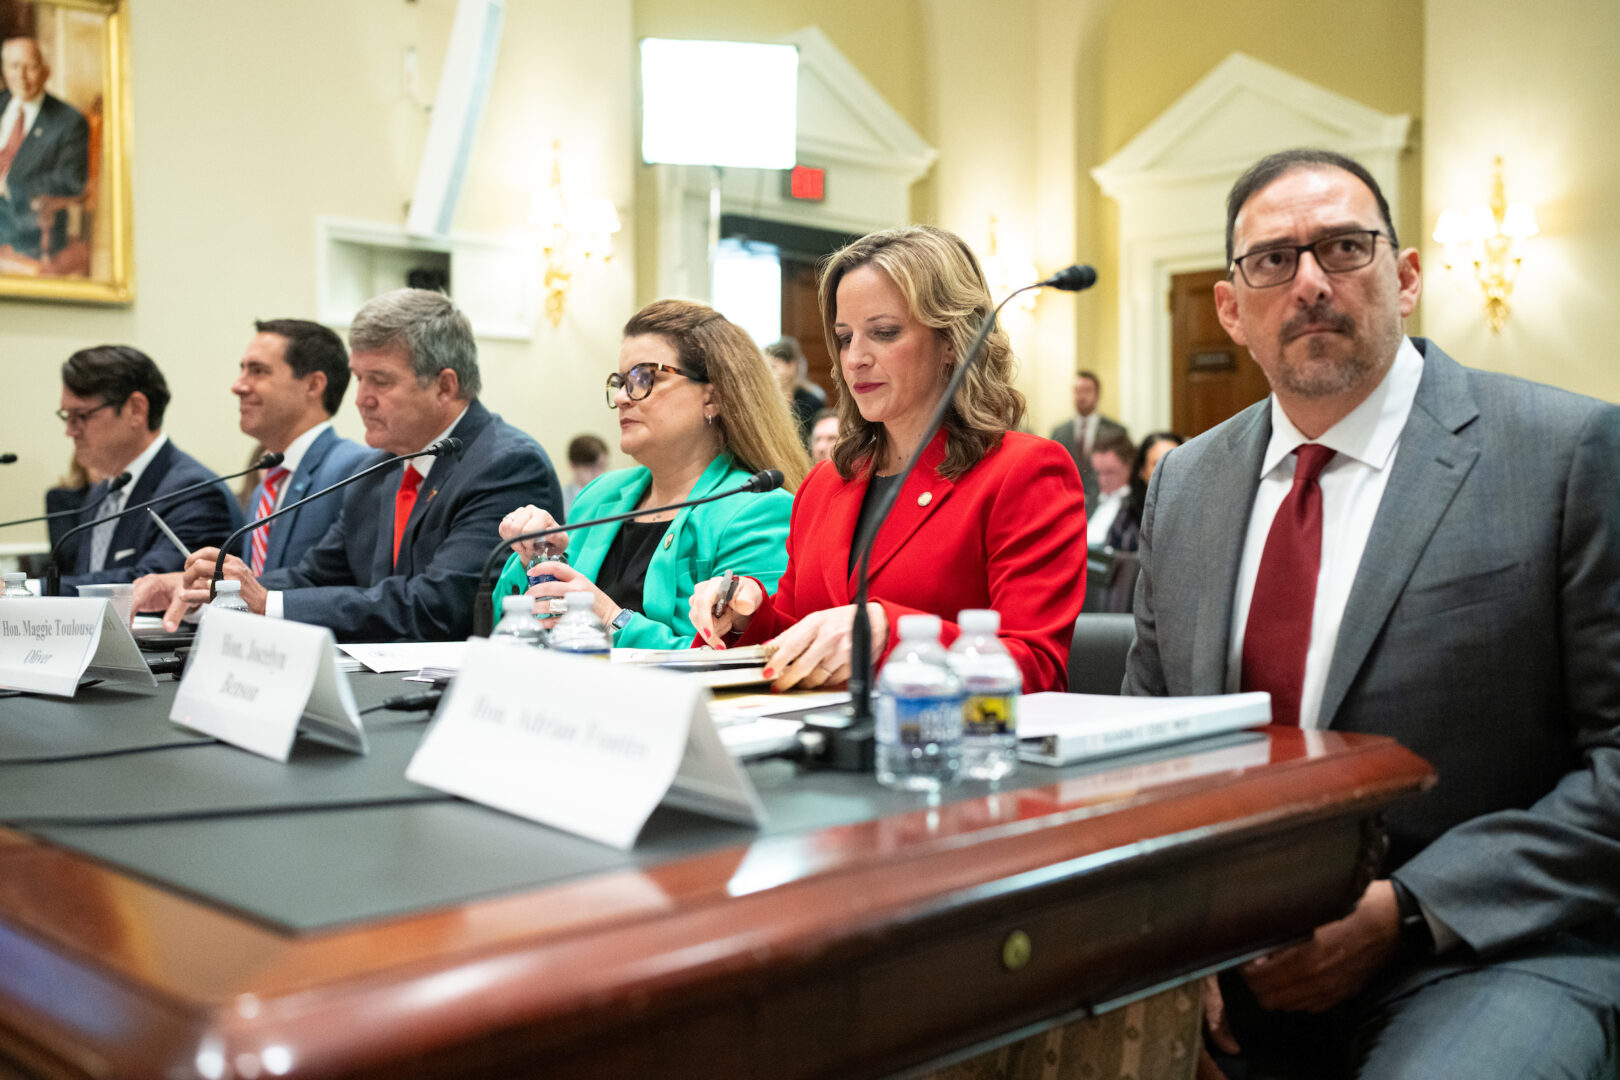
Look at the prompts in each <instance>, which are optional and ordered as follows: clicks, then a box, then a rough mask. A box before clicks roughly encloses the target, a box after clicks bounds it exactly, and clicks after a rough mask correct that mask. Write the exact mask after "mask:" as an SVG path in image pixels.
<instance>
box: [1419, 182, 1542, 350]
mask: <svg viewBox="0 0 1620 1080" xmlns="http://www.w3.org/2000/svg"><path fill="white" fill-rule="evenodd" d="M1540 231H1541V230H1540V229H1538V228H1537V227H1536V212H1535V209H1534V208H1533V207H1532V206H1531V205H1530V204H1529V203H1522V202H1520V203H1512V204H1509V203H1508V201H1507V199H1506V197H1505V196H1504V195H1503V194H1502V159H1501V158H1500V157H1498V158H1497V159H1496V165H1495V171H1494V175H1493V177H1492V179H1491V202H1490V205H1489V206H1486V205H1483V204H1481V205H1478V206H1475V207H1473V208H1471V209H1470V210H1468V211H1467V212H1466V213H1465V212H1464V211H1462V210H1457V209H1449V210H1446V211H1444V212H1443V213H1441V215H1440V220H1439V221H1438V222H1437V223H1436V224H1435V228H1434V239H1435V242H1436V243H1439V244H1443V245H1444V246H1445V252H1446V256H1445V258H1446V269H1447V270H1450V269H1451V266H1452V264H1453V263H1454V262H1456V261H1457V260H1458V259H1459V258H1462V259H1467V260H1468V261H1470V262H1472V263H1473V264H1474V277H1475V279H1476V280H1478V281H1479V285H1480V288H1482V289H1484V290H1485V321H1486V322H1488V323H1489V324H1490V327H1491V333H1493V334H1495V333H1500V332H1501V330H1502V327H1503V325H1504V324H1506V322H1507V320H1508V314H1509V312H1510V310H1511V309H1510V308H1509V306H1508V298H1509V297H1510V296H1512V295H1513V283H1514V282H1515V281H1516V280H1518V277H1519V264H1520V262H1521V260H1522V259H1523V258H1524V247H1525V241H1527V240H1528V239H1529V238H1530V237H1532V236H1534V235H1536V233H1538V232H1540Z"/></svg>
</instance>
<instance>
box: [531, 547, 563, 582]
mask: <svg viewBox="0 0 1620 1080" xmlns="http://www.w3.org/2000/svg"><path fill="white" fill-rule="evenodd" d="M548 562H560V563H562V564H563V565H564V566H567V565H568V552H566V551H559V552H557V553H556V554H555V555H552V554H550V553H549V552H548V551H545V550H541V551H537V552H535V553H534V558H532V559H530V560H529V565H528V567H527V570H528V575H529V587H530V588H533V587H534V586H536V585H540V584H543V583H544V582H547V581H556V580H557V575H556V574H540V573H536V572H535V571H536V569H537V568H538V567H539V566H540V564H541V563H548Z"/></svg>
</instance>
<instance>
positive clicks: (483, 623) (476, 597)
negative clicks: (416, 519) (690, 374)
mask: <svg viewBox="0 0 1620 1080" xmlns="http://www.w3.org/2000/svg"><path fill="white" fill-rule="evenodd" d="M782 481H783V477H782V470H781V469H761V470H760V471H759V472H757V473H755V474H754V475H753V476H750V477H749V478H748V479H747V480H745V481H744V482H742V483H741V484H738V485H737V486H736V487H734V488H732V489H731V490H730V491H721V492H717V493H716V494H714V495H705V496H703V498H701V499H687V500H686V501H685V502H677V503H670V504H669V505H668V506H649V507H648V508H647V509H645V510H631V511H629V512H628V513H623V514H614V515H612V516H611V517H604V518H596V519H595V520H594V521H575V522H571V523H570V524H567V525H554V526H552V527H551V528H549V529H536V530H534V531H533V532H526V533H519V534H518V535H516V536H514V537H512V538H511V539H510V540H502V541H501V542H500V543H498V544H496V545H495V546H494V547H493V548H491V549H490V551H489V557H488V558H486V559H485V560H484V572H483V573H482V574H481V575H479V578H478V592H476V593H475V594H473V636H475V637H488V636H489V632H490V631H491V630H493V629H494V628H495V598H494V597H493V596H491V595H490V588H491V586H492V585H493V581H494V577H495V561H496V560H497V559H499V558H500V557H501V556H502V555H504V554H505V553H506V550H507V548H510V547H511V546H512V545H513V544H520V543H522V542H523V541H525V540H539V539H540V538H542V537H546V536H551V535H552V534H553V533H565V532H573V531H574V530H575V529H586V528H589V527H590V526H592V525H611V524H613V523H614V522H615V521H628V520H629V519H630V518H633V517H641V516H642V515H643V514H661V513H663V512H664V511H666V510H683V509H685V508H686V507H688V506H701V505H703V504H704V503H711V502H717V501H719V500H720V499H729V498H731V497H732V496H733V495H747V494H750V493H752V494H759V493H762V492H766V491H775V490H776V489H777V488H779V487H781V486H782Z"/></svg>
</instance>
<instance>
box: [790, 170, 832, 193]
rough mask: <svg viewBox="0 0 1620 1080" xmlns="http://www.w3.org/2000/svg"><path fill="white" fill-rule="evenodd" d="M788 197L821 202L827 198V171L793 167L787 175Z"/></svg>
mask: <svg viewBox="0 0 1620 1080" xmlns="http://www.w3.org/2000/svg"><path fill="white" fill-rule="evenodd" d="M788 197H789V198H792V199H806V200H809V201H811V202H821V201H822V200H823V199H825V198H826V197H827V170H826V169H817V168H813V167H812V166H809V165H795V166H793V168H792V170H791V171H789V173H788Z"/></svg>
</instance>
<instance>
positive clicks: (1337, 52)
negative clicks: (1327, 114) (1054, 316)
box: [1080, 0, 1425, 410]
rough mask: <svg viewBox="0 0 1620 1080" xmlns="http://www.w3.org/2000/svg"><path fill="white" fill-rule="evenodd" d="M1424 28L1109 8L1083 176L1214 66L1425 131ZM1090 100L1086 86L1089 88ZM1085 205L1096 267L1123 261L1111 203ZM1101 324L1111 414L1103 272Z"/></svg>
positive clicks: (1234, 9)
mask: <svg viewBox="0 0 1620 1080" xmlns="http://www.w3.org/2000/svg"><path fill="white" fill-rule="evenodd" d="M1423 40H1424V23H1423V11H1422V7H1421V5H1420V4H1417V3H1414V2H1413V0H1367V2H1364V3H1357V4H1341V5H1334V6H1331V7H1329V6H1326V5H1321V4H1301V3H1289V2H1286V0H1232V2H1230V3H1226V4H1222V5H1220V6H1219V7H1212V6H1210V5H1209V4H1207V3H1200V2H1198V0H1130V2H1126V3H1118V4H1115V5H1113V7H1112V14H1111V17H1110V18H1109V19H1108V22H1107V25H1106V28H1105V30H1104V40H1103V42H1102V45H1101V66H1102V70H1101V74H1100V78H1099V82H1100V86H1099V87H1098V88H1097V95H1098V96H1097V102H1098V104H1097V111H1098V114H1099V118H1098V120H1097V121H1096V123H1095V126H1094V130H1095V132H1096V142H1095V143H1094V144H1093V145H1092V146H1090V147H1081V148H1080V149H1081V153H1082V157H1083V158H1084V157H1085V155H1086V151H1087V150H1089V151H1090V155H1091V156H1090V159H1089V160H1088V161H1087V167H1089V166H1090V165H1095V164H1099V163H1101V162H1103V161H1106V160H1107V159H1108V158H1109V157H1110V156H1111V155H1112V154H1113V153H1114V152H1115V151H1117V150H1119V149H1120V148H1121V147H1122V146H1124V145H1125V144H1126V143H1127V142H1129V141H1130V140H1131V139H1132V138H1133V137H1134V136H1135V135H1136V134H1137V133H1138V132H1140V131H1141V130H1142V129H1143V128H1144V127H1146V126H1147V125H1148V124H1150V123H1152V122H1153V120H1154V119H1155V118H1156V117H1158V115H1159V114H1160V113H1161V112H1163V111H1164V110H1165V109H1166V108H1168V107H1169V106H1170V105H1171V104H1172V103H1173V102H1174V101H1175V100H1176V99H1177V98H1178V97H1180V96H1181V95H1182V94H1183V93H1185V92H1186V91H1187V90H1188V88H1190V87H1191V86H1192V85H1193V84H1194V83H1196V82H1197V81H1198V80H1199V79H1201V78H1203V77H1204V76H1205V75H1207V74H1208V73H1209V71H1210V69H1211V68H1213V67H1215V65H1216V64H1218V63H1220V62H1221V61H1222V60H1224V59H1225V58H1226V56H1227V55H1228V54H1229V53H1232V52H1234V51H1239V52H1244V53H1247V54H1249V55H1250V56H1252V57H1254V58H1255V59H1256V60H1261V61H1264V62H1265V63H1268V64H1271V65H1273V66H1275V67H1278V68H1281V69H1282V70H1284V71H1287V72H1290V73H1291V74H1294V75H1298V76H1300V77H1301V78H1304V79H1309V80H1310V81H1312V82H1314V83H1317V84H1318V85H1320V86H1322V87H1325V88H1326V89H1328V90H1332V91H1334V92H1336V93H1339V94H1343V95H1345V96H1346V97H1349V98H1352V99H1354V100H1356V101H1359V102H1360V103H1362V104H1364V105H1367V106H1369V107H1371V108H1374V109H1378V110H1380V111H1382V112H1386V113H1394V114H1399V113H1407V114H1410V115H1411V116H1412V117H1413V118H1414V119H1415V120H1418V121H1419V122H1420V123H1421V122H1422V121H1423V120H1424V118H1425V109H1424V103H1423V62H1424V50H1423ZM1082 92H1085V88H1082ZM1418 160H1419V159H1418V155H1417V154H1416V152H1415V149H1414V152H1413V153H1412V154H1410V155H1409V156H1408V158H1407V162H1408V164H1407V167H1406V169H1405V170H1403V180H1402V188H1403V194H1404V195H1405V198H1404V199H1403V200H1402V205H1403V206H1404V207H1406V208H1407V209H1406V210H1405V211H1404V212H1403V213H1402V219H1401V220H1400V221H1397V222H1396V223H1395V225H1396V229H1397V230H1398V231H1399V232H1401V233H1402V234H1404V235H1403V236H1402V242H1403V243H1410V242H1412V240H1411V239H1410V238H1414V237H1416V236H1417V234H1418V232H1419V214H1418V210H1417V207H1418V203H1419V192H1420V187H1419V184H1420V173H1419V168H1418ZM1082 201H1083V202H1085V203H1087V204H1089V205H1088V206H1087V207H1086V209H1090V210H1091V212H1092V214H1093V222H1094V228H1095V237H1096V249H1095V259H1094V261H1095V263H1096V265H1097V266H1098V267H1099V268H1103V267H1113V266H1115V265H1117V263H1118V256H1119V219H1118V214H1117V212H1116V207H1115V204H1114V202H1113V201H1112V200H1110V199H1108V198H1106V197H1104V196H1103V195H1102V194H1101V193H1100V192H1099V191H1098V190H1097V188H1096V186H1095V185H1094V184H1090V183H1088V184H1087V185H1085V188H1084V190H1083V192H1082ZM1093 292H1094V294H1095V296H1094V300H1095V303H1096V308H1095V309H1094V310H1095V311H1096V313H1097V317H1096V318H1095V320H1094V321H1092V323H1091V327H1092V337H1091V339H1090V340H1089V341H1086V340H1082V341H1081V342H1080V352H1081V354H1082V355H1083V356H1087V355H1089V359H1090V361H1091V363H1092V364H1093V365H1094V366H1095V367H1096V369H1097V370H1098V372H1099V374H1101V375H1102V377H1103V383H1104V393H1103V407H1104V409H1105V410H1108V409H1111V408H1114V407H1116V405H1115V403H1117V401H1118V397H1117V395H1116V394H1115V393H1114V391H1117V388H1118V385H1119V360H1118V350H1119V332H1118V318H1117V315H1116V312H1117V310H1118V304H1119V291H1118V282H1116V281H1114V280H1111V275H1109V274H1104V275H1103V276H1102V278H1101V279H1100V280H1099V282H1098V285H1097V288H1096V289H1095V290H1093Z"/></svg>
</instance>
